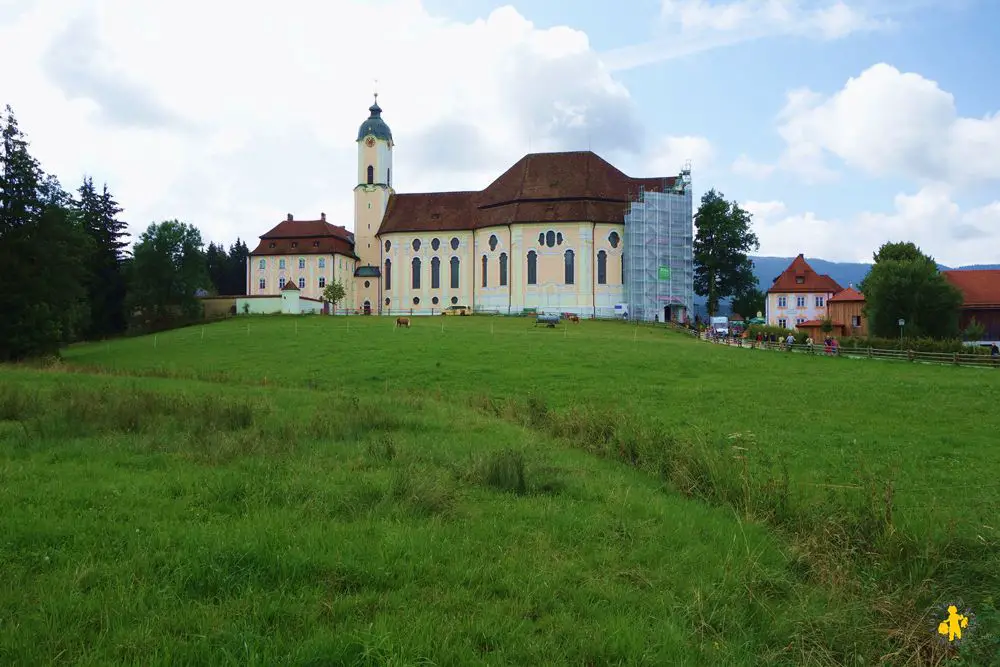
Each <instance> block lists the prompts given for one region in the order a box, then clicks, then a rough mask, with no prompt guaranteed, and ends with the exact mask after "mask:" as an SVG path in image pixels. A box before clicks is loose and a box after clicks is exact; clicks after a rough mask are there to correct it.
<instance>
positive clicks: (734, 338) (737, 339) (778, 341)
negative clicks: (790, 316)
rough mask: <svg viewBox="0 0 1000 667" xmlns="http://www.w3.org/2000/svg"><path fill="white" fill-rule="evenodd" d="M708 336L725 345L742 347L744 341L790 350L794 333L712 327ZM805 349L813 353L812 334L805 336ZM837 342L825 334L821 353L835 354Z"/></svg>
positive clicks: (764, 346) (751, 345)
mask: <svg viewBox="0 0 1000 667" xmlns="http://www.w3.org/2000/svg"><path fill="white" fill-rule="evenodd" d="M708 337H709V339H710V340H714V341H715V342H717V343H725V344H726V345H736V346H737V347H743V344H744V341H747V342H749V344H750V347H751V348H762V347H763V348H774V347H777V348H779V349H782V350H786V351H788V352H791V351H792V350H793V349H795V334H793V333H789V334H788V335H787V336H785V337H779V336H778V334H776V333H774V332H771V333H763V332H758V333H757V335H756V336H752V337H751V336H750V332H749V331H746V330H743V331H736V330H733V331H728V332H721V331H716V330H714V329H709V330H708ZM805 346H806V351H807V352H810V353H813V352H815V350H816V344H815V341H813V339H812V336H809V337H808V338H806V345H805ZM838 347H839V343H838V342H837V339H836V338H835V337H833V336H827V337H826V338H824V339H823V353H824V354H828V355H836V354H837V352H838Z"/></svg>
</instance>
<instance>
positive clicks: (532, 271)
mask: <svg viewBox="0 0 1000 667" xmlns="http://www.w3.org/2000/svg"><path fill="white" fill-rule="evenodd" d="M528 284H529V285H537V284H538V253H536V252H535V251H534V250H529V251H528Z"/></svg>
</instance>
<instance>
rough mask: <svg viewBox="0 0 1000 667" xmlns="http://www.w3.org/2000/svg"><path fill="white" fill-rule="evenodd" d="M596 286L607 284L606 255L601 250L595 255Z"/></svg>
mask: <svg viewBox="0 0 1000 667" xmlns="http://www.w3.org/2000/svg"><path fill="white" fill-rule="evenodd" d="M597 284H598V285H607V284H608V253H606V252H604V251H603V250H602V251H600V252H599V253H597Z"/></svg>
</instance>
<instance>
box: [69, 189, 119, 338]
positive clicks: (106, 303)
mask: <svg viewBox="0 0 1000 667" xmlns="http://www.w3.org/2000/svg"><path fill="white" fill-rule="evenodd" d="M77 193H78V195H79V198H78V199H77V200H76V201H75V202H73V206H74V209H75V212H76V215H77V217H78V219H79V220H80V222H81V224H82V227H83V229H84V231H85V232H86V233H87V235H88V236H89V237H90V238H91V240H92V241H93V247H94V252H93V255H92V256H91V258H90V261H89V262H88V268H89V276H88V281H87V288H88V295H89V300H90V327H89V329H88V334H89V335H90V336H91V337H103V336H110V335H115V334H119V333H122V332H123V331H124V330H125V276H124V273H123V270H122V261H123V260H124V259H125V255H126V252H127V251H126V248H127V247H128V243H127V242H126V241H125V240H124V238H125V237H127V236H128V231H127V225H126V224H125V223H124V222H122V221H120V220H118V214H119V213H121V212H122V209H121V207H120V206H119V205H118V202H116V201H115V199H114V198H113V197H112V196H111V193H110V192H109V191H108V186H107V184H105V185H104V189H103V191H102V192H101V193H100V194H98V193H97V191H96V190H95V189H94V183H93V180H92V179H91V178H89V177H85V178H84V179H83V184H82V185H81V186H80V188H79V190H77Z"/></svg>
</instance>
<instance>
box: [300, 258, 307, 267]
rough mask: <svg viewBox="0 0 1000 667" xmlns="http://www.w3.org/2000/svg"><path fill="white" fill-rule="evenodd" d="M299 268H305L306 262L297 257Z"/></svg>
mask: <svg viewBox="0 0 1000 667" xmlns="http://www.w3.org/2000/svg"><path fill="white" fill-rule="evenodd" d="M299 268H300V269H304V268H306V260H305V259H304V258H302V257H299Z"/></svg>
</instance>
